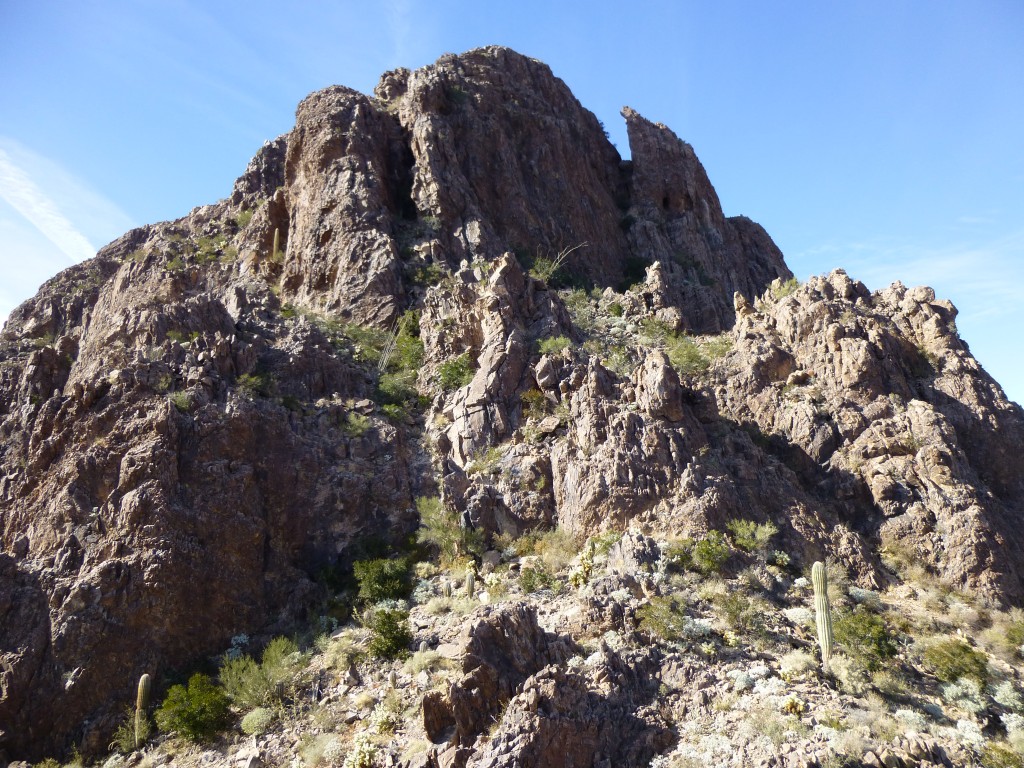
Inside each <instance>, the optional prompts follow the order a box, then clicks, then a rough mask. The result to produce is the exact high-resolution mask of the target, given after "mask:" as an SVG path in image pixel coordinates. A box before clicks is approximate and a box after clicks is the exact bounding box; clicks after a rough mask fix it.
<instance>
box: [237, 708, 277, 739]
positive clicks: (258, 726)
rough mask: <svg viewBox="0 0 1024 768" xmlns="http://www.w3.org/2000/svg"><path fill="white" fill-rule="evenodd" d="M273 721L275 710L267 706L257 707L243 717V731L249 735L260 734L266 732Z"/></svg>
mask: <svg viewBox="0 0 1024 768" xmlns="http://www.w3.org/2000/svg"><path fill="white" fill-rule="evenodd" d="M273 722H274V710H272V709H267V708H266V707H256V709H254V710H253V711H252V712H250V713H249V714H247V715H246V716H245V717H243V718H242V732H243V733H246V734H248V735H249V736H259V735H260V734H263V733H266V732H267V730H268V729H269V728H270V724H271V723H273Z"/></svg>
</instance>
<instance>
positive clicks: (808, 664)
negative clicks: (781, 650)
mask: <svg viewBox="0 0 1024 768" xmlns="http://www.w3.org/2000/svg"><path fill="white" fill-rule="evenodd" d="M817 668H818V662H817V660H816V659H815V658H814V656H813V654H810V653H808V652H807V651H801V650H795V651H790V652H789V653H787V654H785V655H784V656H783V657H782V658H780V659H779V673H780V674H781V675H782V679H783V680H789V679H791V678H795V677H800V676H801V675H806V674H807V673H809V672H814V671H815V670H817Z"/></svg>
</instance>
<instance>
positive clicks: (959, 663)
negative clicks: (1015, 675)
mask: <svg viewBox="0 0 1024 768" xmlns="http://www.w3.org/2000/svg"><path fill="white" fill-rule="evenodd" d="M924 663H925V664H927V665H928V666H929V667H931V668H932V671H933V672H935V676H936V677H937V678H939V679H940V680H943V681H945V682H947V683H955V682H956V681H957V680H959V679H960V678H962V677H966V678H968V679H971V680H977V681H978V682H979V683H980V684H981V685H982V686H984V685H985V684H986V683H987V682H988V677H989V674H988V660H987V659H986V658H985V654H983V653H981V652H980V651H976V650H974V649H973V648H971V646H969V645H968V644H967V643H965V642H964V641H963V640H957V639H954V638H950V639H948V640H940V641H939V642H937V643H935V644H934V645H933V646H931V647H930V648H928V650H926V651H925V652H924Z"/></svg>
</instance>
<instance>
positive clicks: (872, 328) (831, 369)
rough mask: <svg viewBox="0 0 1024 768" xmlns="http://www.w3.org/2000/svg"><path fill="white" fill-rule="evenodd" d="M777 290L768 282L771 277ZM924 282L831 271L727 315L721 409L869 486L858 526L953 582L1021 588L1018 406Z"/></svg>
mask: <svg viewBox="0 0 1024 768" xmlns="http://www.w3.org/2000/svg"><path fill="white" fill-rule="evenodd" d="M776 288H778V286H776ZM955 317H956V310H955V308H954V307H953V306H952V304H950V303H949V302H948V301H940V300H936V299H935V294H934V292H933V291H932V290H931V289H929V288H913V289H909V290H908V289H907V288H905V287H904V286H902V285H901V284H899V283H896V284H894V285H893V286H891V287H889V288H887V289H885V290H883V291H878V292H876V293H873V294H872V293H870V292H869V291H868V289H867V288H866V287H865V286H864V285H863V284H862V283H859V282H857V281H854V280H851V279H850V277H849V276H847V275H846V273H845V272H843V271H842V270H836V271H834V272H833V273H832V274H830V275H828V276H827V277H815V278H811V280H809V281H808V283H807V285H806V286H802V287H800V288H797V289H795V290H794V291H793V292H792V293H791V294H789V295H787V296H784V297H782V298H776V297H775V296H773V295H772V293H771V292H769V293H767V294H766V295H765V296H764V298H763V299H762V300H761V301H760V302H759V303H758V308H757V310H755V311H752V312H749V313H747V314H745V315H743V316H742V317H741V318H740V319H739V320H738V322H737V325H736V329H735V334H736V339H737V341H736V347H735V349H734V351H733V353H732V354H731V355H730V356H729V357H728V358H727V360H726V365H723V366H722V367H721V368H720V369H718V374H717V375H716V376H715V377H714V378H715V392H716V399H717V401H718V402H719V403H720V406H721V408H722V411H723V413H724V414H728V415H730V416H731V417H732V418H734V419H736V420H738V421H747V420H749V421H752V422H754V423H757V424H758V425H759V426H760V428H761V429H762V430H764V431H765V432H767V433H771V434H776V435H779V436H781V437H783V438H784V439H785V440H786V442H788V443H790V444H791V445H792V446H794V447H797V448H799V449H800V450H801V451H803V452H805V453H806V455H807V456H808V457H809V458H810V459H811V460H813V461H814V463H815V464H817V465H821V466H827V467H829V468H830V471H831V472H833V473H841V474H843V475H846V476H847V477H848V478H849V479H850V480H851V481H852V482H849V483H847V484H846V490H844V491H843V494H844V495H848V494H854V495H856V494H860V495H867V496H869V498H870V501H871V503H870V504H868V505H865V506H864V507H863V509H864V511H863V512H862V515H863V517H862V519H861V520H860V522H859V523H855V526H856V527H858V528H860V529H862V530H863V529H873V530H874V531H876V532H877V535H878V536H880V537H881V540H882V543H883V545H885V546H888V547H889V548H890V549H893V550H896V549H898V550H900V551H901V553H902V554H903V555H904V556H909V557H911V558H912V559H918V560H920V561H921V562H922V564H924V565H926V566H927V567H928V568H930V569H931V570H932V571H933V572H935V573H938V574H940V575H941V576H942V577H943V578H945V579H947V580H949V581H950V582H951V583H953V584H956V585H958V586H960V587H970V588H973V589H978V590H982V591H986V592H994V593H997V594H1005V595H1013V596H1014V597H1015V598H1017V599H1019V597H1020V596H1021V595H1022V594H1024V582H1022V578H1021V576H1022V574H1021V570H1020V568H1021V565H1020V563H1019V562H1018V561H1017V560H1016V558H1012V557H1009V558H1008V557H1005V556H1004V554H1003V553H1005V552H1007V551H1016V550H1018V549H1020V547H1022V546H1024V539H1022V538H1021V527H1020V524H1019V521H1020V520H1021V516H1022V514H1024V457H1022V456H1021V454H1020V452H1019V451H1014V450H1012V449H1011V448H1010V446H1013V445H1019V444H1022V442H1021V441H1024V415H1022V413H1021V409H1020V407H1019V406H1017V405H1015V404H1013V403H1010V402H1009V401H1007V399H1006V396H1005V395H1004V394H1003V392H1002V390H1001V389H1000V388H999V387H998V385H997V384H996V383H995V382H994V381H992V379H991V378H990V377H988V376H987V375H986V374H985V373H984V371H983V370H982V369H981V367H980V366H979V365H978V363H977V361H976V360H974V358H972V357H971V356H970V353H969V351H968V349H967V347H966V345H965V344H964V343H963V342H962V341H961V340H960V338H959V337H958V335H957V333H956V326H955V323H954V320H955Z"/></svg>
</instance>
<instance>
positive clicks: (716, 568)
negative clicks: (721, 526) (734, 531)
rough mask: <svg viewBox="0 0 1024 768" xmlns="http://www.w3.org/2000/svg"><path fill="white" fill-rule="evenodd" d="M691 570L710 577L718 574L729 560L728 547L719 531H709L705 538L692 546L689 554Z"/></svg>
mask: <svg viewBox="0 0 1024 768" xmlns="http://www.w3.org/2000/svg"><path fill="white" fill-rule="evenodd" d="M690 558H691V561H692V563H693V568H694V569H695V570H696V571H698V572H700V573H702V574H704V575H705V576H710V575H712V574H715V573H720V572H721V571H722V568H724V567H725V564H726V562H727V561H728V560H729V545H728V543H727V542H726V540H725V535H724V534H723V533H722V532H721V531H716V530H713V529H712V530H710V531H708V534H707V536H705V537H704V538H703V539H700V540H699V541H697V542H696V543H695V544H694V545H693V550H692V551H691V553H690Z"/></svg>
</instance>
